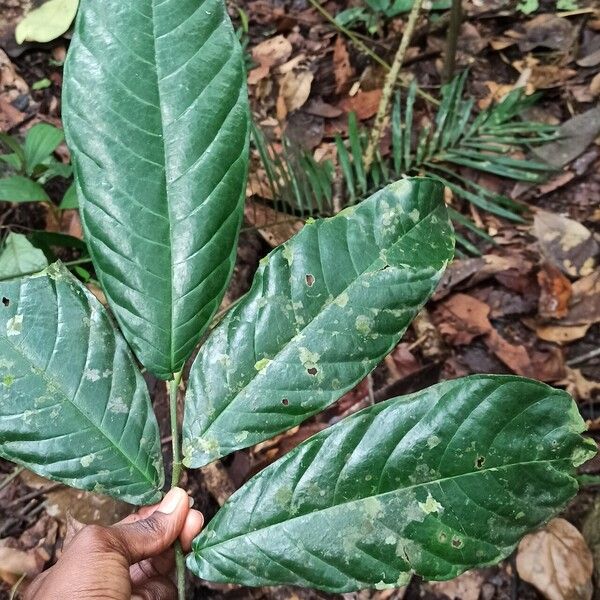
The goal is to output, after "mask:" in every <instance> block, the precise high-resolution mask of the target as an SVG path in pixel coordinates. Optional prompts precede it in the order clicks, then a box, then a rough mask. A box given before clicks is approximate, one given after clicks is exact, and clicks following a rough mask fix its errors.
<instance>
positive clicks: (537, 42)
mask: <svg viewBox="0 0 600 600" xmlns="http://www.w3.org/2000/svg"><path fill="white" fill-rule="evenodd" d="M574 31H575V30H574V27H573V25H572V24H571V22H570V21H569V20H568V19H565V18H562V17H558V16H556V15H554V14H550V13H547V14H541V15H537V16H536V17H534V18H533V19H530V20H529V21H527V22H526V23H525V24H524V25H523V26H521V27H520V28H519V30H518V31H517V32H514V31H512V32H508V31H507V32H505V35H507V36H510V37H514V38H515V39H518V44H519V49H520V50H521V51H522V52H529V51H531V50H533V49H534V48H550V49H552V50H563V51H568V50H569V49H570V47H571V45H572V44H573V41H574Z"/></svg>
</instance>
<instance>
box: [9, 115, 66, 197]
mask: <svg viewBox="0 0 600 600" xmlns="http://www.w3.org/2000/svg"><path fill="white" fill-rule="evenodd" d="M63 140H64V133H63V132H62V131H61V130H60V129H58V128H57V127H54V126H53V125H49V124H48V123H38V124H37V125H34V126H33V127H32V128H31V129H30V130H29V131H28V132H27V134H26V135H25V141H24V143H21V142H20V141H19V139H18V138H17V137H15V136H12V135H9V134H7V133H0V147H2V146H3V147H4V149H5V150H6V152H4V153H2V154H0V162H1V163H4V169H0V175H1V176H0V202H46V203H48V204H50V203H51V200H50V196H48V193H47V192H46V190H45V189H44V186H45V185H46V184H48V183H49V182H50V181H51V180H52V179H55V178H56V177H61V178H63V179H70V178H71V176H72V173H73V169H72V167H71V165H70V164H64V163H62V162H60V161H59V160H57V159H56V158H55V157H54V151H55V150H56V148H57V147H58V146H59V145H60V144H61V143H62V142H63ZM60 208H61V209H67V208H77V196H76V194H75V188H74V187H73V186H72V185H71V186H69V187H68V189H67V191H66V192H65V194H64V196H63V199H62V201H61V203H60Z"/></svg>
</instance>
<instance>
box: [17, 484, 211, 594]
mask: <svg viewBox="0 0 600 600" xmlns="http://www.w3.org/2000/svg"><path fill="white" fill-rule="evenodd" d="M203 524H204V518H203V516H202V513H200V512H199V511H197V510H191V509H190V507H189V497H188V495H187V494H186V493H185V491H184V490H182V489H180V488H174V489H172V490H170V491H169V493H168V494H167V495H166V496H165V497H164V498H163V500H162V502H161V503H160V504H156V505H154V506H145V507H142V508H141V509H140V510H139V511H138V512H137V513H135V514H133V515H129V516H128V517H126V518H125V519H123V520H122V521H120V522H119V523H117V524H116V525H113V526H112V527H101V526H99V525H87V526H86V527H84V528H83V529H81V531H79V532H78V533H77V534H76V535H75V537H74V538H73V540H72V542H71V543H69V544H68V545H67V546H66V548H65V549H64V552H63V554H62V556H61V558H60V559H59V560H58V562H57V563H56V564H55V565H54V566H52V567H51V568H50V569H48V570H47V571H45V572H44V573H42V574H41V575H39V576H38V577H36V578H35V579H34V580H33V582H32V583H31V585H30V586H29V588H28V590H27V592H26V594H25V599H26V600H175V599H176V598H177V590H176V588H175V586H174V584H173V582H172V581H171V579H170V577H169V575H170V574H171V573H172V571H173V567H174V565H175V555H174V551H173V548H172V545H173V543H174V542H175V540H176V539H177V538H179V540H180V541H181V545H182V547H183V549H184V550H185V551H188V550H189V549H190V547H191V544H192V540H193V539H194V537H195V536H196V535H198V533H199V532H200V530H201V529H202V525H203Z"/></svg>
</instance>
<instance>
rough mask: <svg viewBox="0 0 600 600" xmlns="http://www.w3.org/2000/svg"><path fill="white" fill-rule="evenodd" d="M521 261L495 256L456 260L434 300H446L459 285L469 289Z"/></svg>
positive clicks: (443, 278) (447, 272)
mask: <svg viewBox="0 0 600 600" xmlns="http://www.w3.org/2000/svg"><path fill="white" fill-rule="evenodd" d="M519 261H520V259H519V258H516V257H504V256H497V255H495V254H485V255H484V256H480V257H477V258H467V259H463V260H455V261H453V262H452V263H451V264H450V266H449V267H448V268H447V269H446V270H445V271H444V275H443V277H442V280H441V281H440V283H439V284H438V286H437V288H436V290H435V293H434V295H433V300H435V301H437V300H441V299H442V298H445V297H446V296H447V295H448V294H449V293H450V292H451V291H452V290H453V289H455V288H456V287H458V286H459V285H460V287H461V288H462V289H465V288H469V287H471V286H473V285H475V284H477V283H481V282H482V281H485V280H486V279H489V278H490V277H492V276H493V275H496V274H497V273H501V272H502V271H507V270H508V269H511V268H513V267H518V266H519Z"/></svg>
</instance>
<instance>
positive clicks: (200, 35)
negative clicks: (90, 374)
mask: <svg viewBox="0 0 600 600" xmlns="http://www.w3.org/2000/svg"><path fill="white" fill-rule="evenodd" d="M63 113H64V121H65V130H66V133H67V140H68V142H69V146H70V148H71V151H72V154H73V162H74V166H75V172H76V180H77V191H78V197H79V201H80V206H81V215H82V221H83V227H84V231H85V236H86V239H87V241H88V243H89V246H90V252H91V254H92V258H93V259H94V266H95V268H96V273H97V274H98V278H99V280H100V282H101V283H102V287H103V289H104V291H105V293H106V296H107V298H108V300H109V303H110V306H111V308H112V310H113V312H114V314H115V316H116V318H117V320H118V322H119V325H120V326H121V329H122V331H123V333H124V335H125V337H126V338H127V340H128V342H129V344H130V345H131V347H132V348H133V350H134V352H135V353H136V354H137V356H138V358H139V359H140V361H141V362H142V363H143V364H144V365H145V366H146V367H147V368H148V369H149V370H150V371H152V372H153V373H155V374H156V375H158V376H159V377H162V378H170V377H171V376H172V373H173V372H176V371H179V370H180V369H181V368H182V366H183V364H184V362H185V360H186V359H187V358H188V357H189V356H190V354H191V352H192V350H193V349H194V346H195V345H196V344H197V342H198V340H199V339H200V337H201V335H202V333H203V332H204V330H205V329H206V327H207V325H208V323H209V322H210V320H211V318H212V315H213V314H214V312H215V311H216V309H217V307H218V306H219V304H220V302H221V299H222V297H223V294H224V292H225V288H226V284H227V282H228V280H229V276H230V274H231V271H232V268H233V264H234V260H235V247H236V241H237V235H238V231H239V227H240V224H241V221H242V217H243V206H242V202H243V197H244V192H245V179H246V169H247V163H248V122H249V110H248V99H247V91H246V77H245V71H244V59H243V54H242V50H241V48H240V45H239V42H238V40H237V38H236V36H235V33H234V31H233V27H232V25H231V22H230V21H229V18H228V16H227V13H226V11H225V6H224V4H223V0H165V1H163V2H153V1H151V0H132V1H131V2H126V3H123V2H122V1H121V0H105V1H102V2H97V1H95V0H84V2H82V6H81V9H80V11H79V15H78V18H77V24H76V27H75V36H74V39H73V42H72V44H71V47H70V50H69V55H68V57H67V61H66V65H65V93H64V106H63Z"/></svg>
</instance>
